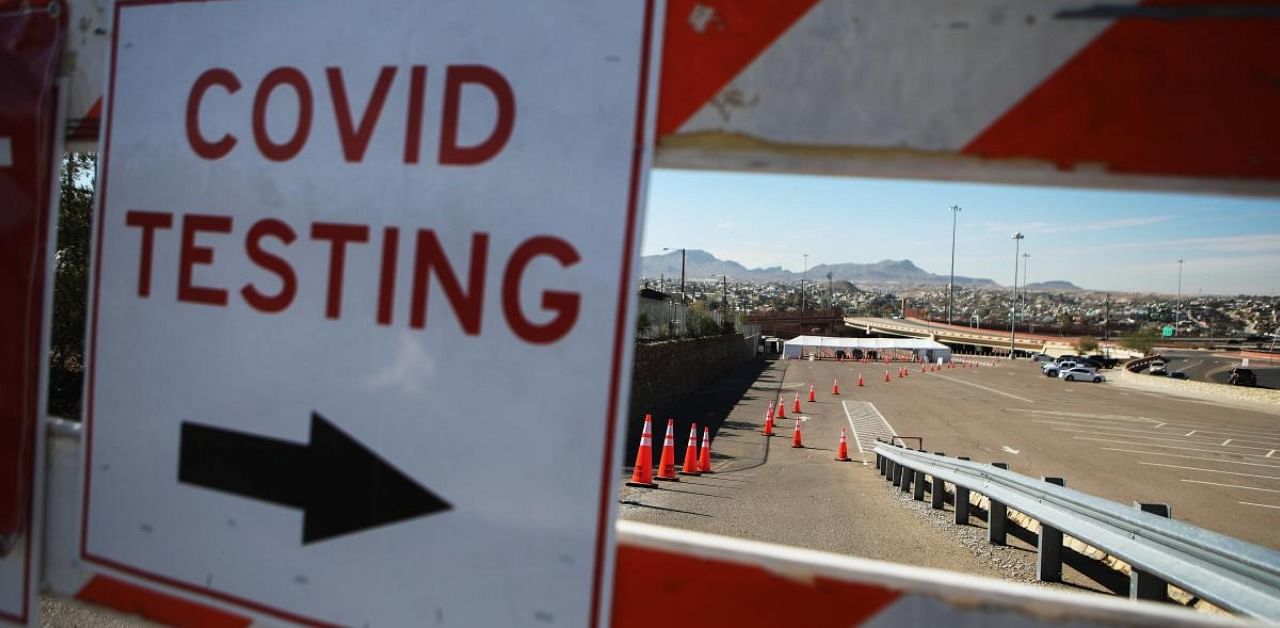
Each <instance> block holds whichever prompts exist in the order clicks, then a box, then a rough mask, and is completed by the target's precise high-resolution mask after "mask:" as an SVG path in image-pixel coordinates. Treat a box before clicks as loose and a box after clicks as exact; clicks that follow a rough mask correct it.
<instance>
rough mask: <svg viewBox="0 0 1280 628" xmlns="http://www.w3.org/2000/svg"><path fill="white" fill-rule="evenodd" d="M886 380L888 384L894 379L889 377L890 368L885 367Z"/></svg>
mask: <svg viewBox="0 0 1280 628" xmlns="http://www.w3.org/2000/svg"><path fill="white" fill-rule="evenodd" d="M884 381H885V383H886V384H887V383H889V382H890V381H892V380H890V379H889V369H885V370H884Z"/></svg>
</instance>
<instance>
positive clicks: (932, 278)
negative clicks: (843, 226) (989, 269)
mask: <svg viewBox="0 0 1280 628" xmlns="http://www.w3.org/2000/svg"><path fill="white" fill-rule="evenodd" d="M828 272H829V273H831V276H832V278H833V279H835V280H837V281H850V282H854V283H905V284H945V283H947V281H948V280H949V279H950V277H949V276H948V275H935V274H933V273H931V272H928V271H926V270H924V269H922V268H920V267H919V266H916V265H915V264H914V263H912V262H911V260H905V259H904V260H881V261H879V262H873V263H870V264H857V263H852V262H846V263H842V264H819V265H817V266H814V267H813V268H810V269H809V272H808V277H809V279H815V280H816V279H825V278H826V276H827V273H828ZM640 275H641V276H642V277H648V278H657V277H658V276H660V275H665V276H666V277H667V278H672V277H676V278H678V277H679V276H680V251H671V252H668V253H665V254H662V255H646V256H644V257H642V258H640ZM685 276H686V277H689V278H690V279H706V278H711V277H721V276H727V277H729V278H730V279H733V280H735V281H757V282H768V281H799V280H800V278H801V276H802V273H796V272H791V271H788V270H783V269H782V267H780V266H771V267H769V268H747V267H745V266H743V265H742V264H739V263H738V262H734V261H730V260H722V259H719V258H717V257H716V256H714V255H712V254H710V253H708V252H706V251H702V250H698V249H689V251H688V254H687V256H686V259H685ZM956 285H963V286H984V287H986V286H996V285H997V284H996V283H995V282H994V281H991V280H990V279H975V278H972V277H960V276H957V277H956Z"/></svg>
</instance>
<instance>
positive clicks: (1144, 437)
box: [1053, 427, 1267, 457]
mask: <svg viewBox="0 0 1280 628" xmlns="http://www.w3.org/2000/svg"><path fill="white" fill-rule="evenodd" d="M1053 431H1055V432H1074V433H1077V434H1094V435H1096V436H1119V437H1120V438H1142V439H1145V440H1161V441H1168V442H1172V443H1188V444H1191V445H1209V444H1210V443H1205V442H1196V441H1189V442H1188V441H1186V440H1183V439H1181V438H1162V437H1160V436H1140V435H1138V434H1108V433H1104V432H1097V431H1094V430H1073V429H1071V428H1066V427H1055V428H1053ZM1214 447H1230V448H1232V449H1256V450H1258V451H1267V448H1266V447H1254V446H1252V445H1226V444H1223V445H1214ZM1224 453H1225V452H1224ZM1258 455H1260V456H1263V457H1265V455H1263V454H1258Z"/></svg>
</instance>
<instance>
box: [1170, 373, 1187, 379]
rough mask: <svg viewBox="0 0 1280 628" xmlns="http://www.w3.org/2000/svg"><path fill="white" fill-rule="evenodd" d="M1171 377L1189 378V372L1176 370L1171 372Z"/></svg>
mask: <svg viewBox="0 0 1280 628" xmlns="http://www.w3.org/2000/svg"><path fill="white" fill-rule="evenodd" d="M1169 379H1189V378H1188V377H1187V374H1186V373H1184V372H1182V371H1174V372H1172V373H1169Z"/></svg>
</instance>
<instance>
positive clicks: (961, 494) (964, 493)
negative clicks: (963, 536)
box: [955, 456, 969, 526]
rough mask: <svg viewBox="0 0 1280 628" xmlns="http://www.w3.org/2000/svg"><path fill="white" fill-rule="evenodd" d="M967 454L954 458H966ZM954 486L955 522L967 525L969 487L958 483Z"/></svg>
mask: <svg viewBox="0 0 1280 628" xmlns="http://www.w3.org/2000/svg"><path fill="white" fill-rule="evenodd" d="M968 459H969V457H968V456H960V457H958V458H956V460H968ZM955 487H956V524H957V525H962V526H967V525H969V489H968V488H965V487H963V486H960V485H959V484H956V485H955Z"/></svg>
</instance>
